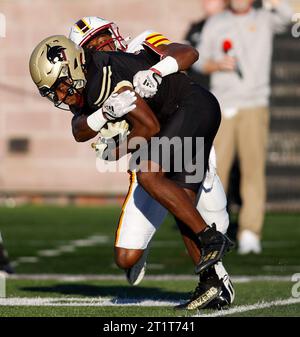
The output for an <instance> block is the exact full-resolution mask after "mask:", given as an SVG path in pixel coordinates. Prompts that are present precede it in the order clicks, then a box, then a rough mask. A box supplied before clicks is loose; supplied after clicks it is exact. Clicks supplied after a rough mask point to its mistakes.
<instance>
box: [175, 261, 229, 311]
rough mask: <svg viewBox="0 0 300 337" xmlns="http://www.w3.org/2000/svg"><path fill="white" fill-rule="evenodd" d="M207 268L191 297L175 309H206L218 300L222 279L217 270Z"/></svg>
mask: <svg viewBox="0 0 300 337" xmlns="http://www.w3.org/2000/svg"><path fill="white" fill-rule="evenodd" d="M212 268H213V267H211V268H209V269H208V270H205V271H204V272H203V273H202V274H201V276H200V279H199V283H198V285H197V287H196V289H195V290H194V292H193V293H192V295H191V298H190V299H189V300H188V301H187V302H185V303H183V304H180V305H178V306H176V307H175V309H181V310H196V309H197V310H200V309H205V308H207V307H208V306H209V304H210V303H211V302H212V301H214V300H216V299H217V298H218V297H219V296H220V294H221V291H222V281H220V280H219V278H218V276H217V275H216V273H215V272H211V269H212Z"/></svg>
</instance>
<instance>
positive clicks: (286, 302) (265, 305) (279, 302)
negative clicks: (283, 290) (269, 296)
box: [194, 298, 300, 317]
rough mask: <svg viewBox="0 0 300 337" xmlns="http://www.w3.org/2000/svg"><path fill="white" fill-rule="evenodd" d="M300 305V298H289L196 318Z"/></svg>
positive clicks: (234, 308)
mask: <svg viewBox="0 0 300 337" xmlns="http://www.w3.org/2000/svg"><path fill="white" fill-rule="evenodd" d="M297 303H300V298H288V299H285V300H276V301H271V302H258V303H255V304H252V305H240V306H237V307H233V308H232V309H228V310H223V311H217V312H214V313H212V314H201V313H199V314H198V315H195V316H194V317H221V316H228V315H233V314H240V313H242V312H248V311H252V310H260V309H266V308H271V307H280V306H284V305H291V304H297Z"/></svg>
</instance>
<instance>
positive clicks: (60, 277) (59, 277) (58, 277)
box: [7, 274, 291, 283]
mask: <svg viewBox="0 0 300 337" xmlns="http://www.w3.org/2000/svg"><path fill="white" fill-rule="evenodd" d="M7 278H8V279H11V280H41V281H42V280H54V281H107V280H111V281H123V280H124V279H125V275H109V274H106V275H83V274H82V275H81V274H77V275H70V274H12V275H7ZM144 280H149V281H194V280H198V277H197V276H196V275H171V274H165V275H146V276H145V278H144ZM231 280H232V282H233V283H248V282H253V281H257V282H260V281H266V282H290V281H291V277H290V276H277V275H272V276H263V275H261V276H259V275H258V276H233V277H231Z"/></svg>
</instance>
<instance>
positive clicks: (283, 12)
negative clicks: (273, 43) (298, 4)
mask: <svg viewBox="0 0 300 337" xmlns="http://www.w3.org/2000/svg"><path fill="white" fill-rule="evenodd" d="M292 16H293V10H292V8H291V6H290V5H289V4H288V2H287V1H286V0H281V2H280V3H279V4H278V6H276V7H275V8H274V10H273V11H272V12H271V25H272V29H273V31H274V33H282V32H284V31H285V30H286V28H287V26H288V25H289V24H290V23H291V22H292Z"/></svg>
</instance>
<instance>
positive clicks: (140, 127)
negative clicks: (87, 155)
mask: <svg viewBox="0 0 300 337" xmlns="http://www.w3.org/2000/svg"><path fill="white" fill-rule="evenodd" d="M126 119H127V120H128V121H129V123H130V124H131V126H132V128H131V131H130V134H129V135H128V137H127V139H126V142H124V143H121V144H120V145H119V146H118V147H117V148H116V149H115V150H114V154H113V157H115V158H116V160H118V159H119V158H121V157H122V156H124V155H125V154H127V153H131V152H133V151H135V150H136V148H132V147H134V141H133V140H134V139H136V140H138V139H144V140H145V141H149V140H150V139H151V137H153V136H155V135H156V134H157V133H158V132H159V131H160V123H159V121H158V120H157V118H156V116H155V114H154V113H153V111H152V110H151V108H150V107H149V106H148V104H147V103H146V102H145V101H144V100H143V99H142V98H140V97H138V99H137V101H136V108H135V109H134V110H132V111H131V112H130V113H128V114H127V115H126Z"/></svg>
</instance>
